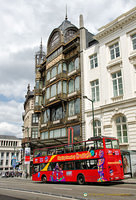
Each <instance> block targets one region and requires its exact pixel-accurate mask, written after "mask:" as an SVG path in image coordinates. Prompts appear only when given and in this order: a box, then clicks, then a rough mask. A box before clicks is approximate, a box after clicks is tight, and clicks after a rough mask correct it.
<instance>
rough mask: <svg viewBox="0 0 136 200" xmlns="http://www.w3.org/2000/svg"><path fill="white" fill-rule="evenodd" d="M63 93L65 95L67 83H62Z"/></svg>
mask: <svg viewBox="0 0 136 200" xmlns="http://www.w3.org/2000/svg"><path fill="white" fill-rule="evenodd" d="M63 93H64V94H66V93H67V81H63Z"/></svg>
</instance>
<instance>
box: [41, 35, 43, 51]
mask: <svg viewBox="0 0 136 200" xmlns="http://www.w3.org/2000/svg"><path fill="white" fill-rule="evenodd" d="M42 51H43V48H42V37H41V44H40V53H42Z"/></svg>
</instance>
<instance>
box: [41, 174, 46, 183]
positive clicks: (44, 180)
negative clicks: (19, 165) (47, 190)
mask: <svg viewBox="0 0 136 200" xmlns="http://www.w3.org/2000/svg"><path fill="white" fill-rule="evenodd" d="M42 182H43V183H46V182H47V177H46V176H45V175H43V176H42Z"/></svg>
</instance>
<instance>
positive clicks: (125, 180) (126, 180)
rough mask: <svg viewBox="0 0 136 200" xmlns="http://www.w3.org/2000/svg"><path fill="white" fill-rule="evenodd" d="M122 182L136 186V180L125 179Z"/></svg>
mask: <svg viewBox="0 0 136 200" xmlns="http://www.w3.org/2000/svg"><path fill="white" fill-rule="evenodd" d="M122 182H124V183H127V184H136V178H125V179H124V180H122Z"/></svg>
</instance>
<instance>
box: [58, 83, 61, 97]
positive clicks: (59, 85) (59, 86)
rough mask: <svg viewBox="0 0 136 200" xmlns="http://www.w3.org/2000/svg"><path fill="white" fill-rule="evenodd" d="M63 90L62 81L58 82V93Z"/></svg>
mask: <svg viewBox="0 0 136 200" xmlns="http://www.w3.org/2000/svg"><path fill="white" fill-rule="evenodd" d="M61 92H62V90H61V81H59V82H58V94H60V93H61Z"/></svg>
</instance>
